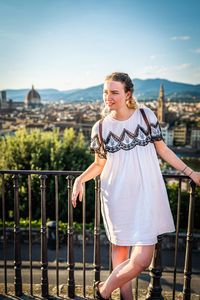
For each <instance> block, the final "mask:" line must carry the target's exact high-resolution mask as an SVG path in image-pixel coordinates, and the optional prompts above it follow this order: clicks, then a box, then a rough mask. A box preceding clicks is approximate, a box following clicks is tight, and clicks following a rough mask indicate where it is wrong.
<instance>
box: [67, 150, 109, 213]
mask: <svg viewBox="0 0 200 300" xmlns="http://www.w3.org/2000/svg"><path fill="white" fill-rule="evenodd" d="M105 163H106V159H103V158H99V156H98V154H97V153H95V160H94V162H93V163H92V164H91V165H90V166H89V167H88V168H87V169H86V170H85V171H84V172H83V173H82V174H81V175H80V176H79V177H77V178H76V180H75V182H74V185H73V193H72V205H73V207H74V208H75V207H76V199H77V197H78V196H79V201H82V197H83V183H84V182H86V181H88V180H90V179H92V178H94V177H96V176H98V175H100V174H101V172H102V170H103V168H104V166H105Z"/></svg>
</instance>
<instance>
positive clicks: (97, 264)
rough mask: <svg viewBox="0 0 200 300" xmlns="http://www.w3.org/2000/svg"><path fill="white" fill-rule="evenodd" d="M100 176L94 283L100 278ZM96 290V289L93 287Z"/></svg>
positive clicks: (95, 222) (96, 219)
mask: <svg viewBox="0 0 200 300" xmlns="http://www.w3.org/2000/svg"><path fill="white" fill-rule="evenodd" d="M100 191H101V188H100V177H99V176H98V177H96V178H95V220H94V263H93V265H94V272H95V273H94V277H95V279H94V283H95V282H96V281H99V280H100V268H101V266H100ZM93 292H94V289H93ZM94 297H95V295H94Z"/></svg>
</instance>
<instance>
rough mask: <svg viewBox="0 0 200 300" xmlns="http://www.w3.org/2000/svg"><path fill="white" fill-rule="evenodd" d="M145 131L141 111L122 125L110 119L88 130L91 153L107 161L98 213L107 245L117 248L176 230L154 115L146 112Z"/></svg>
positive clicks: (150, 241)
mask: <svg viewBox="0 0 200 300" xmlns="http://www.w3.org/2000/svg"><path fill="white" fill-rule="evenodd" d="M144 112H145V114H146V116H147V119H148V121H149V124H150V127H151V133H150V132H149V130H148V128H147V125H146V123H145V121H144V118H143V116H142V114H141V111H140V110H139V109H136V110H135V111H134V113H133V114H132V115H131V117H129V119H127V120H125V121H119V120H116V119H114V118H112V117H111V115H108V116H106V117H105V118H104V120H103V129H102V137H103V143H104V148H105V152H106V155H105V154H104V152H103V151H102V149H101V143H100V140H99V121H98V122H96V123H95V124H94V126H93V128H92V134H91V137H92V139H91V145H90V148H91V150H92V151H93V152H96V153H98V155H99V156H100V157H101V158H102V157H105V158H107V160H106V164H105V166H104V169H103V171H102V173H101V212H102V216H103V222H104V227H105V230H106V234H107V237H108V239H109V241H110V242H111V243H113V244H116V245H120V246H133V245H153V244H155V243H157V236H158V235H160V234H163V233H166V232H173V231H175V227H174V222H173V218H172V214H171V210H170V206H169V200H168V196H167V191H166V187H165V183H164V180H163V177H162V173H161V170H160V166H159V162H158V158H157V153H156V149H155V146H154V141H160V140H163V137H162V133H161V129H160V125H159V122H158V120H157V117H156V115H155V114H154V113H153V111H152V110H151V109H149V108H144Z"/></svg>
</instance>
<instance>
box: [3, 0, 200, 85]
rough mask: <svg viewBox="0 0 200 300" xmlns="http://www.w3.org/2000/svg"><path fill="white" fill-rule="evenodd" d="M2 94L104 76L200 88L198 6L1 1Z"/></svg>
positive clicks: (94, 80)
mask: <svg viewBox="0 0 200 300" xmlns="http://www.w3.org/2000/svg"><path fill="white" fill-rule="evenodd" d="M0 11H1V19H0V28H1V29H0V40H1V47H0V65H1V72H0V89H1V90H2V89H21V88H30V87H31V86H32V84H34V86H35V87H36V88H38V89H43V88H56V89H60V90H69V89H74V88H86V87H89V86H93V85H97V84H101V83H103V81H104V78H105V76H106V75H107V74H109V73H111V72H113V71H124V72H127V73H129V74H130V76H131V77H132V78H141V79H146V78H165V79H168V80H172V81H178V82H185V83H191V84H199V83H200V59H199V58H200V38H199V36H200V19H199V11H200V2H199V1H197V0H196V1H195V0H192V1H190V2H189V1H180V0H177V1H172V0H169V1H166V2H164V1H156V0H151V1H145V0H142V1H129V0H123V1H122V0H120V1H119V0H115V1H114V0H110V1H105V0H102V1H96V0H95V1H94V0H73V1H72V0H68V1H66V0H56V1H55V0H43V1H40V0H36V1H25V0H18V1H14V0H9V1H7V0H1V1H0Z"/></svg>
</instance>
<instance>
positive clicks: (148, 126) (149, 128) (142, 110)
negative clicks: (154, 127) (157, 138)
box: [140, 108, 151, 134]
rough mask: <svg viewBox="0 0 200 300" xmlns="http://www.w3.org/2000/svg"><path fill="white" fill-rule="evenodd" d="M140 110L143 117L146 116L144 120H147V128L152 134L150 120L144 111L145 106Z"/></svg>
mask: <svg viewBox="0 0 200 300" xmlns="http://www.w3.org/2000/svg"><path fill="white" fill-rule="evenodd" d="M140 111H141V113H142V116H143V118H144V120H145V123H146V125H147V128H148V130H149V132H150V134H151V126H150V125H149V121H148V119H147V116H146V114H145V112H144V109H143V108H140Z"/></svg>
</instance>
